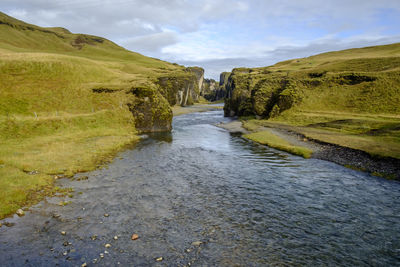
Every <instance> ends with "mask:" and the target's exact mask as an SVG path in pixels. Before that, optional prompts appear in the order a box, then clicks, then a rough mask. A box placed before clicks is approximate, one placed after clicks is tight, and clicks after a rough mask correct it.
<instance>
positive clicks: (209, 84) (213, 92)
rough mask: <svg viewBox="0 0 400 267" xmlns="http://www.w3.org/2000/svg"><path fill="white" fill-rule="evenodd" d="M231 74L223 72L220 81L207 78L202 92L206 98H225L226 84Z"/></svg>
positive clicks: (212, 99) (214, 99)
mask: <svg viewBox="0 0 400 267" xmlns="http://www.w3.org/2000/svg"><path fill="white" fill-rule="evenodd" d="M230 74H231V73H230V72H223V73H221V75H220V80H219V83H217V82H216V81H215V80H213V79H205V80H204V86H203V94H202V95H203V96H204V98H205V99H207V100H208V101H218V100H220V99H224V98H225V95H226V85H227V83H228V78H229V75H230Z"/></svg>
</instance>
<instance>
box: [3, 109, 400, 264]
mask: <svg viewBox="0 0 400 267" xmlns="http://www.w3.org/2000/svg"><path fill="white" fill-rule="evenodd" d="M229 120H230V119H229V118H224V117H223V112H222V111H221V110H217V111H208V112H203V113H193V114H186V115H182V116H178V117H175V118H174V121H173V131H172V133H162V134H152V135H149V137H148V138H146V139H144V140H142V141H141V142H140V143H139V144H138V145H137V146H136V147H135V148H133V149H129V150H126V151H124V152H121V153H120V154H119V155H118V156H117V158H116V159H115V160H114V161H113V162H112V163H110V164H109V165H108V167H107V168H103V169H99V170H96V171H93V172H90V173H83V174H79V175H77V177H79V176H88V179H87V180H82V181H72V180H69V179H61V180H59V181H58V183H59V184H60V186H64V187H71V188H73V189H74V193H73V197H72V198H69V197H53V198H48V199H47V200H46V201H43V202H41V203H39V204H38V205H36V206H34V207H32V208H31V209H30V211H29V212H27V214H26V215H25V216H24V217H20V218H18V217H16V216H15V217H14V218H9V219H6V220H3V223H4V221H8V222H9V223H14V224H15V225H14V226H12V227H6V226H3V227H1V228H0V262H1V265H2V266H22V265H25V266H56V265H59V266H80V265H81V264H83V263H87V265H88V266H92V265H99V266H117V265H121V266H149V265H153V266H185V265H186V266H188V265H191V266H270V265H272V266H276V265H278V266H299V265H307V266H321V265H324V266H356V265H363V266H365V265H373V266H396V265H397V266H400V183H399V182H396V181H390V180H385V179H382V178H377V177H374V176H371V175H369V174H366V173H362V172H358V171H354V170H351V169H347V168H344V167H342V166H339V165H336V164H334V163H331V162H327V161H322V160H317V159H303V158H300V157H297V156H292V155H289V154H287V153H285V152H281V151H277V150H274V149H271V148H268V147H265V146H260V145H257V144H254V143H251V142H249V141H247V140H244V139H242V138H240V136H237V135H232V134H230V133H228V132H227V131H225V130H223V129H220V128H217V127H215V126H213V124H215V123H219V122H227V121H229ZM60 201H66V202H70V203H69V204H68V205H66V206H60V205H58V203H59V202H60ZM58 215H60V216H58ZM62 231H64V232H65V235H63V234H61V232H62ZM133 233H136V234H138V235H139V239H137V240H131V236H132V234H133ZM114 237H117V238H116V239H114ZM106 244H109V245H110V246H109V245H107V247H105V245H106ZM100 254H102V255H100ZM101 256H103V257H101ZM160 257H162V260H161V259H160ZM157 258H158V260H161V261H157V260H156V259H157Z"/></svg>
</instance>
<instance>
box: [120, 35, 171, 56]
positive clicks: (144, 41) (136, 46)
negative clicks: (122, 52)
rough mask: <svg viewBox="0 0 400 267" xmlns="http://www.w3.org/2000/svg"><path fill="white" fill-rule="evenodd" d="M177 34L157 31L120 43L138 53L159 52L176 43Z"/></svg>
mask: <svg viewBox="0 0 400 267" xmlns="http://www.w3.org/2000/svg"><path fill="white" fill-rule="evenodd" d="M177 42H178V36H177V34H176V33H174V32H158V33H154V34H148V35H144V36H139V37H134V38H130V39H127V40H125V41H122V42H121V43H122V45H123V46H124V47H126V48H128V49H130V50H132V51H137V52H140V53H159V52H161V49H162V48H164V47H166V46H170V45H172V44H176V43H177Z"/></svg>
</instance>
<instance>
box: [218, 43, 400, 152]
mask: <svg viewBox="0 0 400 267" xmlns="http://www.w3.org/2000/svg"><path fill="white" fill-rule="evenodd" d="M227 89H228V98H227V99H226V101H225V114H226V115H227V116H229V115H238V116H257V117H258V118H259V119H263V120H264V122H265V123H264V125H268V126H271V125H272V123H276V126H277V127H278V125H279V124H286V125H291V126H294V127H297V128H294V130H296V131H299V132H301V133H303V134H305V135H306V136H308V137H310V138H313V139H318V140H321V141H326V142H331V143H336V144H339V145H342V146H347V147H351V148H355V149H360V150H363V151H367V152H369V153H370V154H372V155H375V156H384V157H386V156H389V157H395V158H400V104H399V103H400V44H398V43H396V44H390V45H383V46H374V47H365V48H357V49H349V50H344V51H336V52H329V53H324V54H320V55H315V56H311V57H308V58H300V59H293V60H287V61H283V62H279V63H277V64H275V65H273V66H269V67H263V68H252V69H248V68H237V69H234V70H233V72H232V75H231V76H230V77H229V81H228V85H227ZM255 122H256V121H255ZM256 123H258V124H260V125H262V124H263V121H258V122H256Z"/></svg>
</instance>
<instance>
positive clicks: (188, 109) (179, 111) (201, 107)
mask: <svg viewBox="0 0 400 267" xmlns="http://www.w3.org/2000/svg"><path fill="white" fill-rule="evenodd" d="M223 108H224V107H223V104H222V105H216V104H211V103H210V104H194V105H192V106H185V107H181V106H173V107H172V113H173V115H174V116H179V115H183V114H188V113H194V112H206V111H211V110H216V109H223Z"/></svg>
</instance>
